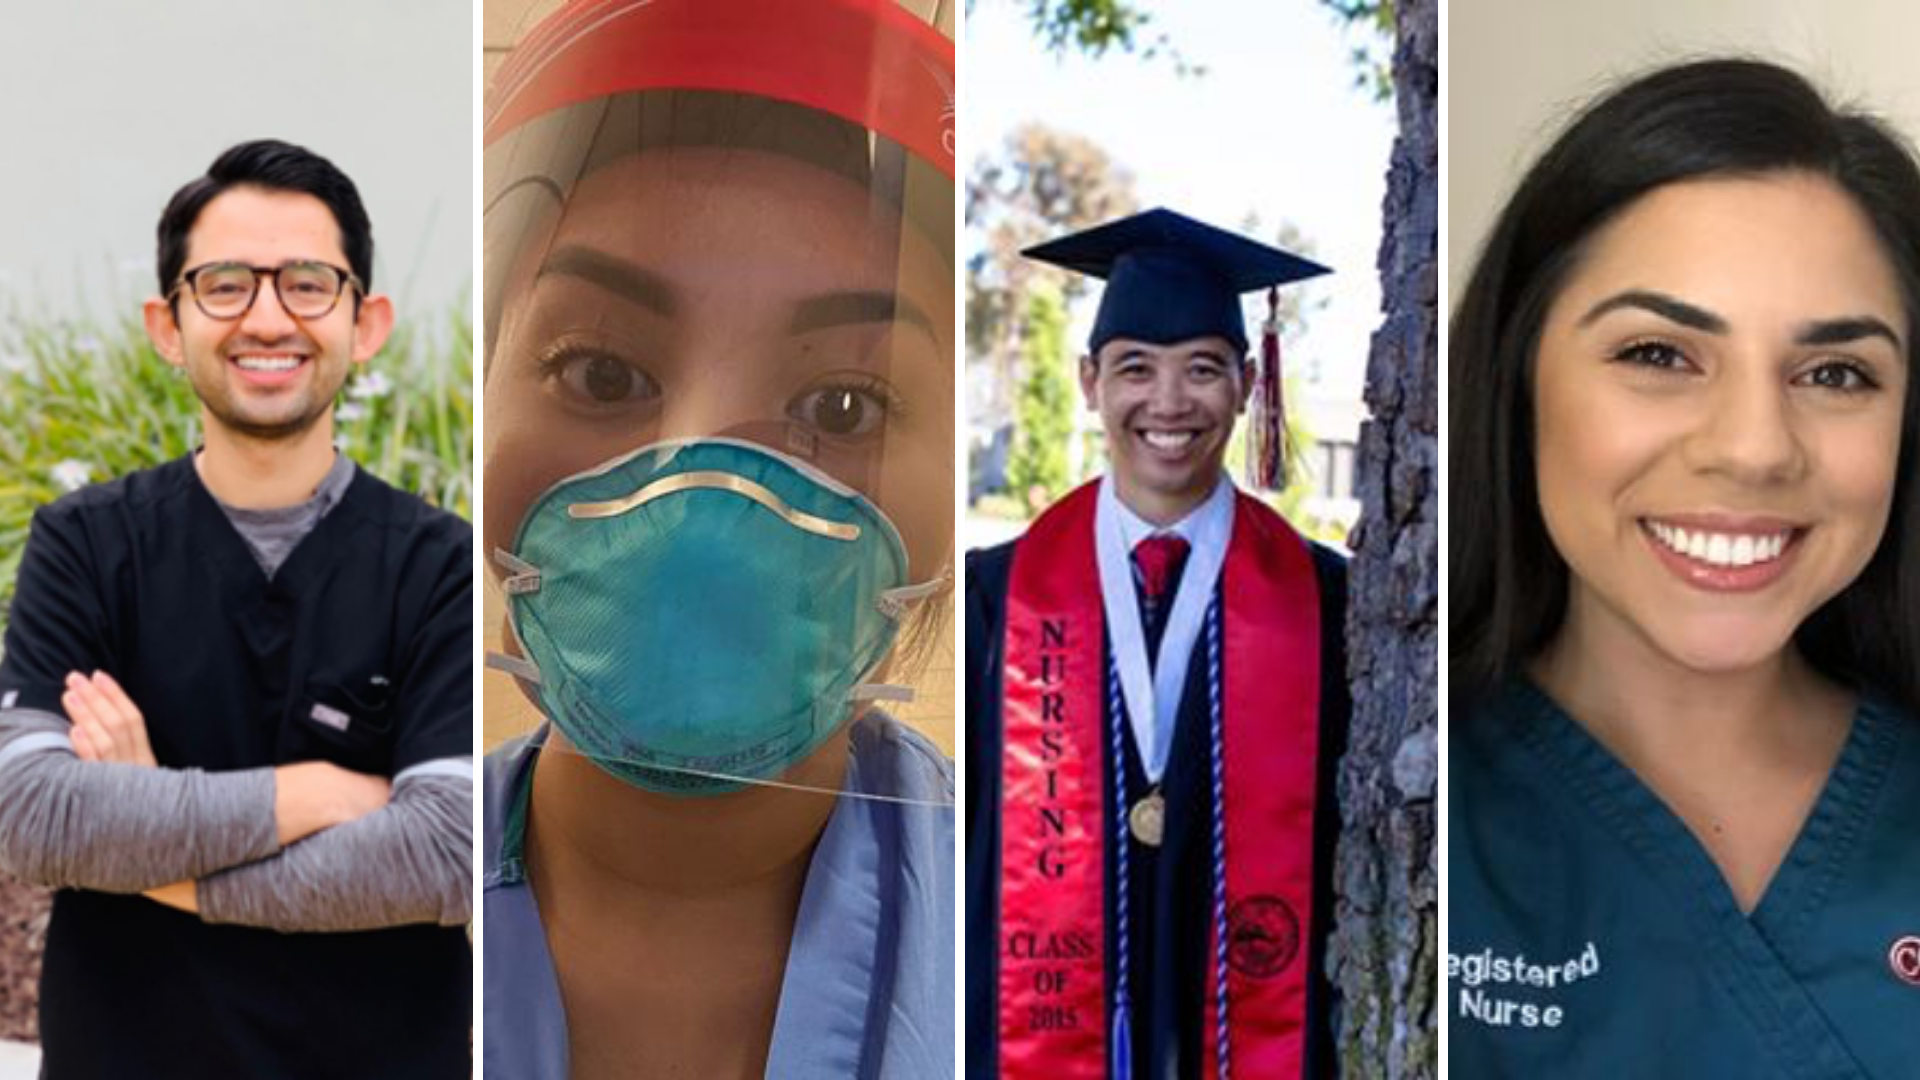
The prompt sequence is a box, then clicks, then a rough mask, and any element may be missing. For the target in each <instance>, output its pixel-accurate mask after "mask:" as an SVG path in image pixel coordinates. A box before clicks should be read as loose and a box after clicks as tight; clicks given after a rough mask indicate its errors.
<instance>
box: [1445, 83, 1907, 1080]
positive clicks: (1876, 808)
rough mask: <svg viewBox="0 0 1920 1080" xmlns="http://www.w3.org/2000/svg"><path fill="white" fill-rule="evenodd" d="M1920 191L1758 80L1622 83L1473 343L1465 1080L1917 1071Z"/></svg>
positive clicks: (1865, 148) (1460, 892) (1457, 986)
mask: <svg viewBox="0 0 1920 1080" xmlns="http://www.w3.org/2000/svg"><path fill="white" fill-rule="evenodd" d="M1917 313H1920V169H1916V165H1915V161H1914V157H1913V152H1912V150H1911V149H1910V148H1909V147H1908V146H1907V145H1906V144H1905V143H1904V142H1903V141H1902V140H1901V139H1900V138H1899V137H1898V136H1897V135H1894V134H1893V133H1892V132H1891V131H1890V129H1888V128H1887V127H1886V126H1884V125H1883V124H1882V123H1880V122H1879V121H1876V120H1874V119H1872V118H1870V117H1867V116H1864V115H1861V114H1859V113H1855V112H1851V111H1847V110H1843V109H1837V108H1835V107H1834V106H1832V105H1829V104H1828V103H1827V102H1826V101H1824V100H1822V98H1821V96H1820V95H1819V93H1818V92H1817V91H1815V90H1814V88H1813V87H1811V86H1810V85H1808V83H1807V82H1806V81H1805V80H1803V79H1802V78H1800V77H1799V76H1798V75H1796V74H1794V73H1792V72H1789V71H1786V70H1784V69H1781V68H1779V67H1775V66H1772V65H1768V64H1764V63H1758V62H1752V61H1745V60H1717V61H1702V62H1697V63H1691V64H1685V65H1681V66H1677V67H1673V68H1669V69H1665V70H1662V71H1656V72H1654V73H1651V74H1649V75H1646V76H1644V77H1642V78H1639V79H1636V80H1633V81H1632V82H1630V83H1628V84H1626V85H1624V86H1622V87H1620V88H1618V89H1616V90H1614V91H1613V92H1611V93H1609V94H1607V95H1605V96H1603V97H1602V98H1601V99H1600V100H1599V101H1598V102H1597V103H1596V104H1594V105H1593V106H1592V107H1590V108H1589V109H1588V110H1587V111H1586V112H1585V113H1583V114H1582V115H1581V116H1580V117H1579V118H1578V119H1577V120H1576V121H1575V122H1574V123H1573V124H1572V125H1571V126H1570V127H1569V129H1568V130H1567V131H1566V132H1565V133H1563V134H1562V135H1561V136H1560V137H1559V138H1558V140H1557V141H1556V142H1555V143H1554V144H1553V146H1552V147H1551V148H1550V149H1549V150H1548V151H1547V152H1546V154H1545V155H1544V156H1543V157H1542V158H1541V159H1540V161H1539V162H1538V163H1536V164H1535V165H1534V166H1533V168H1532V170H1531V171H1530V172H1529V173H1528V175H1527V176H1526V178H1525V179H1524V180H1523V181H1522V182H1521V184H1520V185H1519V188H1518V190H1517V191H1516V193H1515V194H1514V195H1513V197H1512V199H1511V201H1510V202H1509V203H1508V205H1507V207H1506V209H1505V210H1504V211H1503V213H1502V215H1501V217H1500V219H1499V221H1498V223H1497V225H1496V226H1495V228H1494V231H1493V233H1492V235H1491V237H1490V238H1489V240H1488V241H1487V243H1486V246H1485V248H1484V249H1483V250H1482V252H1481V255H1480V259H1479V265H1478V267H1477V269H1476V270H1475V272H1474V275H1473V277H1472V279H1471V281H1470V283H1469V284H1468V285H1467V287H1466V289H1465V292H1464V294H1463V296H1462V298H1461V300H1460V303H1459V306H1458V307H1457V309H1456V311H1455V315H1454V321H1453V324H1452V334H1451V345H1450V349H1451V356H1452V360H1451V363H1452V364H1453V368H1452V375H1451V383H1450V386H1451V389H1450V393H1451V395H1452V408H1453V415H1452V422H1451V427H1450V431H1449V435H1450V438H1451V442H1452V447H1451V451H1450V452H1451V455H1452V464H1451V466H1450V480H1449V482H1450V484H1451V485H1452V490H1453V492H1454V493H1455V494H1454V497H1453V501H1452V507H1451V525H1450V528H1451V537H1452V539H1451V545H1452V553H1451V568H1450V573H1451V585H1450V589H1451V594H1450V598H1449V607H1450V611H1449V614H1448V619H1449V623H1450V633H1451V642H1450V648H1451V657H1450V662H1451V678H1452V686H1451V690H1450V693H1451V696H1452V709H1451V714H1450V715H1451V720H1450V723H1451V724H1452V725H1453V730H1452V756H1451V760H1450V763H1449V771H1450V779H1449V793H1448V810H1447V813H1448V817H1449V829H1450V835H1451V837H1452V839H1451V841H1450V852H1449V856H1448V859H1449V875H1450V876H1449V884H1448V897H1447V902H1448V906H1449V913H1450V915H1449V917H1450V926H1449V930H1448V942H1447V949H1448V954H1447V962H1446V968H1447V978H1448V990H1449V998H1450V1000H1449V1004H1448V1015H1449V1038H1450V1042H1449V1046H1450V1049H1449V1060H1450V1062H1451V1063H1452V1066H1453V1068H1454V1069H1456V1070H1458V1071H1460V1072H1462V1073H1463V1074H1465V1075H1474V1076H1494V1075H1501V1076H1536V1075H1539V1076H1545V1075H1552V1076H1564V1077H1602V1076H1605V1077H1614V1076H1716V1077H1717V1076H1728V1077H1732V1076H1739V1077H1752V1076H1770V1077H1782V1078H1814V1077H1821V1078H1832V1077H1893V1076H1908V1075H1912V1071H1913V1048H1914V1046H1915V1043H1914V1041H1913V1031H1912V1026H1911V1022H1910V1021H1911V1018H1912V1017H1913V1016H1914V1015H1915V1012H1914V1007H1915V1005H1916V1004H1920V920H1916V917H1915V911H1916V908H1915V898H1916V897H1920V845H1917V844H1915V843H1914V840H1913V836H1914V823H1915V822H1916V821H1920V725H1917V724H1916V723H1915V720H1914V716H1915V710H1916V707H1920V679H1917V677H1916V671H1917V670H1920V576H1917V575H1920V463H1917V462H1916V457H1915V445H1916V443H1915V431H1916V424H1917V423H1920V384H1916V379H1915V373H1914V371H1913V365H1914V361H1915V358H1916V357H1920V350H1916V348H1915V345H1914V341H1915V335H1916V333H1920V324H1917V323H1916V314H1917Z"/></svg>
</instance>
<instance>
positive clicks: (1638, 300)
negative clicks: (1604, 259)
mask: <svg viewBox="0 0 1920 1080" xmlns="http://www.w3.org/2000/svg"><path fill="white" fill-rule="evenodd" d="M1627 308H1633V309H1639V310H1641V311H1650V312H1652V313H1654V314H1655V315H1658V316H1660V317H1661V318H1663V319H1666V320H1667V321H1669V322H1676V323H1679V324H1680V325H1681V326H1685V327H1689V328H1691V329H1694V330H1699V331H1702V332H1703V333H1708V334H1725V333H1726V332H1727V330H1728V329H1729V327H1728V324H1727V320H1726V319H1724V318H1722V317H1721V316H1719V315H1716V314H1714V313H1713V312H1711V311H1708V310H1707V309H1706V308H1703V307H1700V306H1698V305H1696V304H1689V303H1687V302H1686V301H1685V300H1681V299H1679V298H1678V297H1674V296H1668V295H1667V294H1666V293H1660V292H1651V291H1648V290H1645V289H1630V290H1628V291H1626V292H1623V293H1617V294H1615V295H1613V296H1609V297H1607V298H1606V299H1605V300H1602V301H1600V302H1599V303H1597V304H1595V305H1593V307H1591V308H1589V309H1588V310H1587V313H1586V314H1585V315H1583V316H1581V317H1580V325H1581V326H1582V327H1585V326H1589V325H1591V324H1592V323H1593V322H1594V321H1595V320H1597V319H1599V318H1600V317H1601V316H1603V315H1606V314H1608V313H1609V312H1614V311H1619V310H1622V309H1627ZM1874 337H1877V338H1885V339H1886V341H1887V343H1888V344H1890V345H1892V346H1893V347H1894V348H1895V349H1896V350H1897V349H1901V348H1903V347H1904V346H1902V345H1901V343H1900V335H1899V334H1896V333H1894V330H1893V327H1891V326H1889V325H1887V324H1886V322H1884V321H1883V320H1880V319H1876V318H1874V317H1873V316H1871V315H1849V316H1844V317H1841V318H1834V319H1813V320H1810V321H1808V322H1804V323H1802V324H1800V327H1799V329H1797V330H1796V331H1795V332H1794V335H1793V343H1794V344H1795V345H1816V346H1817V345H1845V344H1848V343H1849V342H1854V341H1862V340H1865V339H1867V338H1874Z"/></svg>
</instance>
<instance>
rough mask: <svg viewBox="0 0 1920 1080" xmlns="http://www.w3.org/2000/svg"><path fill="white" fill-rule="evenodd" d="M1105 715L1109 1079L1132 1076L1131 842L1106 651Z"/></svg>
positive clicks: (1120, 709)
mask: <svg viewBox="0 0 1920 1080" xmlns="http://www.w3.org/2000/svg"><path fill="white" fill-rule="evenodd" d="M1107 716H1108V727H1109V728H1110V729H1111V730H1110V734H1111V736H1112V742H1113V808H1114V814H1113V843H1114V850H1115V851H1116V853H1117V855H1116V860H1115V862H1116V872H1115V875H1114V877H1115V885H1114V895H1115V896H1116V897H1118V903H1117V904H1116V905H1115V906H1116V908H1117V910H1116V912H1115V918H1114V938H1115V944H1116V945H1117V946H1118V951H1119V964H1118V969H1119V970H1118V971H1117V972H1116V974H1115V978H1114V983H1113V1024H1112V1026H1111V1027H1110V1028H1108V1034H1107V1038H1108V1039H1109V1040H1110V1042H1111V1049H1112V1053H1111V1056H1112V1058H1113V1067H1112V1068H1111V1069H1110V1070H1108V1071H1109V1073H1110V1074H1111V1076H1112V1080H1133V1029H1132V1026H1131V1017H1130V1014H1131V1013H1132V1011H1133V1008H1132V1002H1131V997H1132V993H1131V987H1132V986H1133V971H1132V964H1131V957H1132V956H1133V940H1132V938H1131V937H1130V936H1129V928H1128V922H1129V915H1130V911H1129V908H1130V906H1131V900H1130V899H1129V897H1128V894H1129V892H1130V891H1131V890H1130V889H1129V887H1128V876H1127V875H1128V862H1129V860H1128V858H1127V856H1128V853H1129V852H1128V849H1129V848H1131V847H1132V846H1133V843H1132V840H1131V839H1130V838H1129V837H1128V835H1127V758H1126V750H1127V747H1126V741H1125V740H1126V727H1127V705H1126V701H1125V699H1123V698H1122V697H1121V696H1120V665H1119V664H1118V663H1116V662H1115V661H1114V659H1113V654H1112V651H1111V650H1109V651H1108V654H1107Z"/></svg>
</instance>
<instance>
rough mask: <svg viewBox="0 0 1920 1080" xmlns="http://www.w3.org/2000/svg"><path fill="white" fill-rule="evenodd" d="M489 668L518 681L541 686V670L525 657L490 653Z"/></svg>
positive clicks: (488, 654) (488, 656) (488, 655)
mask: <svg viewBox="0 0 1920 1080" xmlns="http://www.w3.org/2000/svg"><path fill="white" fill-rule="evenodd" d="M487 666H488V667H490V668H492V669H493V670H495V671H504V672H506V673H507V674H509V675H511V676H513V677H514V678H516V679H525V680H526V681H528V682H530V683H533V684H534V685H536V686H538V685H539V684H540V669H539V668H537V667H535V666H534V664H533V661H531V660H528V659H525V658H524V657H519V656H508V655H507V654H506V653H499V652H491V651H489V652H488V653H487Z"/></svg>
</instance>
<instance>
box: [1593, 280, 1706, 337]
mask: <svg viewBox="0 0 1920 1080" xmlns="http://www.w3.org/2000/svg"><path fill="white" fill-rule="evenodd" d="M1627 308H1637V309H1639V310H1641V311H1651V312H1653V313H1654V314H1655V315H1658V316H1660V317H1661V318H1663V319H1665V320H1667V321H1668V322H1676V323H1679V324H1680V325H1681V326H1685V327H1688V328H1690V329H1694V330H1699V331H1702V332H1704V333H1708V334H1724V333H1726V332H1727V320H1725V319H1723V318H1721V317H1720V316H1718V315H1715V314H1714V313H1713V312H1711V311H1708V310H1707V309H1706V308H1703V307H1698V306H1696V305H1694V304H1689V303H1687V302H1686V301H1685V300H1682V299H1680V298H1678V297H1674V296H1668V295H1667V294H1666V293H1659V292H1649V291H1647V290H1645V289H1629V290H1627V291H1626V292H1623V293H1615V294H1614V295H1612V296H1609V297H1607V298H1606V299H1605V300H1602V301H1600V302H1599V303H1597V304H1595V305H1593V306H1592V307H1591V308H1588V309H1587V313H1586V314H1585V315H1582V316H1581V317H1580V323H1579V325H1580V326H1582V327H1586V326H1591V325H1593V323H1594V322H1595V321H1597V320H1598V319H1599V318H1600V317H1601V316H1603V315H1606V314H1609V313H1610V312H1615V311H1620V310H1622V309H1627Z"/></svg>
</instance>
